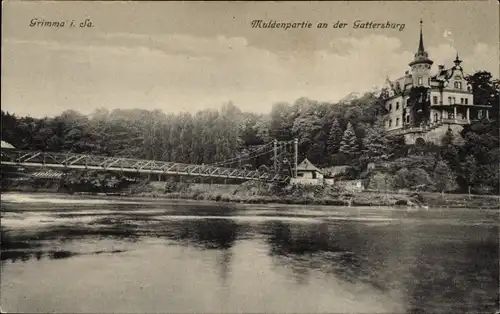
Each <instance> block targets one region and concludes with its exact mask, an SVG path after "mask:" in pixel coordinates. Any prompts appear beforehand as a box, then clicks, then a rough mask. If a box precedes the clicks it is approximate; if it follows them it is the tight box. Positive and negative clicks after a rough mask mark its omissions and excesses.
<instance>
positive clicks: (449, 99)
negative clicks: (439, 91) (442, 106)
mask: <svg viewBox="0 0 500 314" xmlns="http://www.w3.org/2000/svg"><path fill="white" fill-rule="evenodd" d="M448 103H449V104H450V105H451V97H448Z"/></svg>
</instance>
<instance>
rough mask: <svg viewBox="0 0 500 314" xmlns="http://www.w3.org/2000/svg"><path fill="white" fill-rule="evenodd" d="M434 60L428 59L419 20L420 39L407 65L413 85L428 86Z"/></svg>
mask: <svg viewBox="0 0 500 314" xmlns="http://www.w3.org/2000/svg"><path fill="white" fill-rule="evenodd" d="M433 63H434V62H433V61H432V60H431V59H429V54H428V53H427V52H426V51H425V48H424V35H423V31H422V20H420V41H419V43H418V50H417V53H415V58H414V59H413V61H411V62H410V63H409V64H408V65H409V66H410V67H411V76H412V80H413V82H412V83H413V86H423V87H430V85H431V79H430V71H431V66H432V64H433Z"/></svg>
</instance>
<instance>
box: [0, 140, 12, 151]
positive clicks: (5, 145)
mask: <svg viewBox="0 0 500 314" xmlns="http://www.w3.org/2000/svg"><path fill="white" fill-rule="evenodd" d="M1 148H2V149H16V148H15V147H14V146H12V145H11V144H9V143H7V142H5V141H2V146H1Z"/></svg>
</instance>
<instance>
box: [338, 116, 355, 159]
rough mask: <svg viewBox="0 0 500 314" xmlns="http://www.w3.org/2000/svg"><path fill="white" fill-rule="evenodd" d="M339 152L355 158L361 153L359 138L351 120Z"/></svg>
mask: <svg viewBox="0 0 500 314" xmlns="http://www.w3.org/2000/svg"><path fill="white" fill-rule="evenodd" d="M339 152H341V153H343V154H345V155H347V156H349V157H350V158H351V159H355V158H356V157H358V155H359V146H358V139H357V137H356V133H355V132H354V128H353V126H352V124H351V123H350V122H349V123H348V124H347V128H346V129H345V131H344V135H343V136H342V141H341V142H340V149H339Z"/></svg>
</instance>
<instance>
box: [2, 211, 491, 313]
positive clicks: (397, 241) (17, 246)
mask: <svg viewBox="0 0 500 314" xmlns="http://www.w3.org/2000/svg"><path fill="white" fill-rule="evenodd" d="M109 209H111V208H110V207H106V210H109ZM132 209H133V208H130V207H126V206H123V205H120V206H117V207H116V208H115V211H114V212H112V213H107V214H104V213H100V212H99V210H98V209H97V210H95V211H94V212H93V213H90V214H89V213H84V212H83V211H81V212H80V213H76V212H71V213H70V212H64V211H62V210H60V211H55V210H51V213H50V214H47V213H45V214H44V215H45V216H44V217H43V219H44V220H47V221H50V224H48V225H42V224H31V225H30V224H26V225H23V226H22V227H19V226H18V228H17V229H15V228H14V229H9V228H8V227H9V225H8V224H7V226H5V225H2V232H1V251H2V252H1V254H0V256H1V261H2V265H3V266H2V268H3V271H4V272H5V273H7V274H9V275H10V274H18V273H15V272H13V273H10V271H5V269H6V268H5V264H4V262H6V261H10V262H11V263H13V264H15V265H9V264H8V263H7V265H9V266H8V267H13V268H10V269H16V270H17V271H19V274H21V275H20V276H21V277H20V278H21V279H18V278H17V277H16V276H17V275H11V276H10V282H9V283H12V282H14V283H15V284H18V285H19V287H20V286H22V285H23V284H24V282H29V280H32V279H33V278H32V277H30V276H29V275H26V276H25V275H22V274H24V273H25V272H26V273H30V271H31V273H30V274H31V276H37V277H36V278H37V279H38V281H40V282H41V281H43V280H45V279H47V277H48V275H44V274H36V273H37V271H38V270H39V269H38V268H37V267H42V266H40V265H43V267H44V268H43V269H49V268H50V269H51V270H52V274H54V273H58V272H59V271H60V270H61V271H63V272H65V273H66V274H68V273H72V272H73V271H74V269H75V267H77V266H75V265H78V267H79V268H78V269H81V270H82V271H88V273H89V274H91V273H93V271H96V272H98V273H97V274H96V273H94V277H92V280H96V282H98V281H99V280H102V282H103V284H108V281H110V282H113V283H114V284H112V283H109V284H108V285H109V287H106V291H107V293H108V295H107V296H106V298H105V299H106V301H105V304H106V305H107V302H109V301H108V300H109V299H113V298H116V300H118V299H119V300H118V301H116V303H115V304H113V305H112V306H114V307H113V309H117V308H121V307H120V306H125V305H123V301H122V299H123V298H122V296H123V294H125V293H129V294H128V295H127V297H130V298H135V299H134V300H135V301H134V302H137V303H136V304H140V305H141V306H137V307H136V308H135V309H137V311H136V310H134V311H135V312H145V311H146V310H157V309H160V308H161V310H162V311H163V312H166V311H168V310H169V309H172V310H177V311H183V310H185V309H193V311H195V310H196V311H202V310H203V309H205V311H208V310H207V308H206V307H207V306H210V305H209V304H213V307H210V309H211V311H212V312H219V311H220V312H222V311H223V310H224V311H225V312H235V311H237V310H240V311H245V312H250V311H254V312H255V311H256V309H261V311H266V312H272V311H275V312H276V311H284V310H288V311H292V309H291V306H292V305H294V306H299V307H300V310H298V311H299V312H319V311H326V312H338V311H339V309H346V311H347V309H353V308H354V306H353V307H349V305H348V304H350V303H349V302H354V301H356V302H358V300H362V301H359V302H360V306H359V307H358V308H356V310H357V312H362V311H365V312H366V311H368V312H370V310H371V311H374V310H375V308H371V307H370V306H372V303H370V302H371V301H367V300H372V299H373V300H376V301H374V302H375V303H373V304H375V305H377V306H379V307H377V309H379V311H382V310H387V311H389V310H390V309H404V310H405V311H406V312H407V313H429V312H448V313H453V312H457V313H462V312H492V311H494V309H496V308H497V307H498V302H499V300H498V293H497V289H498V277H499V265H498V254H499V250H498V236H497V235H498V227H497V226H494V227H492V226H489V225H480V224H477V225H474V226H472V225H471V226H468V225H452V224H446V223H442V222H439V221H438V222H436V221H435V220H432V219H430V218H429V220H418V219H413V220H411V221H410V220H404V219H394V220H393V221H390V222H387V223H384V224H370V223H366V222H363V221H355V220H341V221H338V220H337V221H335V220H328V219H324V220H322V219H315V220H312V219H311V220H308V221H307V222H306V221H287V220H266V219H260V218H262V216H260V217H259V219H255V220H248V219H246V220H243V219H239V220H238V219H231V218H230V217H228V216H229V215H235V216H237V215H238V213H237V212H235V208H234V207H221V206H216V207H213V208H211V207H210V206H195V205H175V206H170V207H164V208H162V209H160V206H159V205H158V206H157V205H155V206H154V211H153V210H151V211H148V210H147V209H145V210H144V211H141V212H135V213H134V212H133V211H132ZM85 210H88V208H85ZM127 210H128V211H129V212H127ZM270 211H271V210H268V213H267V214H268V215H269V212H270ZM13 212H15V210H13ZM257 214H258V213H257ZM8 215H11V213H10V212H9V213H8ZM31 215H32V213H29V214H26V217H31ZM429 215H430V214H429ZM441 215H444V214H441ZM196 216H199V217H196ZM207 216H211V217H207ZM214 216H225V217H219V218H217V217H214ZM275 216H276V215H275ZM3 217H4V215H3V214H2V218H3ZM89 217H90V219H88V220H85V219H87V218H89ZM247 217H248V216H247ZM452 218H453V219H454V216H452ZM11 219H12V218H11ZM10 223H12V220H11V221H10ZM107 241H108V242H107ZM109 241H112V244H110V242H109ZM90 242H92V243H91V245H89V247H91V249H88V247H86V248H85V249H82V246H85V245H87V244H88V243H90ZM117 243H118V245H119V246H120V248H117V247H116V245H117ZM124 243H129V244H131V245H130V246H126V247H125V249H124V248H123V244H124ZM96 246H97V248H96ZM129 249H130V250H129ZM122 252H127V254H115V253H122ZM129 253H130V254H129ZM84 255H86V257H85V256H84ZM77 256H79V257H82V258H72V257H77ZM43 259H44V261H41V260H43ZM30 260H32V261H30ZM52 260H58V262H57V263H55V262H53V261H52ZM37 261H41V262H40V263H38V262H37ZM87 263H91V264H92V265H103V267H102V269H99V270H96V269H97V268H99V267H95V266H94V267H95V269H88V268H86V267H90V266H87ZM37 265H38V266H37ZM51 265H56V266H51ZM110 265H111V266H110ZM106 267H108V268H106ZM59 268H60V269H59ZM117 272H120V273H121V274H122V275H121V277H120V278H124V279H120V278H118V279H116V278H117V276H116V273H117ZM158 274H161V276H158ZM262 274H265V275H264V276H263V277H259V276H262ZM22 276H25V277H22ZM89 277H90V276H89ZM77 279H78V280H80V279H81V278H77ZM47 280H50V279H47ZM92 280H90V279H89V281H88V282H86V285H88V286H85V285H84V284H82V287H84V288H82V289H87V288H85V287H93V286H92V285H93V284H94V283H93V282H92ZM120 280H123V281H120ZM82 281H84V280H83V279H82ZM19 282H23V283H19ZM137 282H140V283H141V284H142V285H143V286H144V290H142V291H141V289H143V288H136V287H135V283H137ZM186 282H188V283H186ZM194 282H196V285H197V287H199V288H194V287H193V283H194ZM132 283H134V284H132ZM170 283H172V284H170ZM15 284H12V287H14V288H15ZM51 284H52V285H55V286H58V287H59V288H60V290H58V291H65V289H67V288H68V287H65V286H64V284H65V283H59V282H56V281H52V282H51ZM2 287H3V288H4V287H9V286H8V285H3V286H2ZM123 287H125V288H123ZM14 288H9V289H14ZM19 289H20V290H17V291H15V289H14V290H11V291H10V293H11V296H12V295H17V294H19V293H20V291H22V289H21V288H19ZM68 289H69V288H68ZM134 289H137V290H134ZM145 289H149V290H147V291H146V290H145ZM348 289H351V290H348ZM28 290H29V289H28ZM208 290H210V291H208ZM347 290H348V292H349V293H351V294H352V295H353V296H349V294H348V293H347V292H346V291H347ZM37 291H42V290H41V289H39V290H37ZM75 291H76V292H75ZM85 291H86V290H85ZM89 291H94V290H92V289H89ZM130 291H133V292H130ZM165 291H169V293H170V294H174V291H175V296H171V297H168V298H167V297H165V293H164V292H165ZM207 291H208V292H207ZM353 291H354V292H353ZM23 293H24V291H23ZM25 293H27V294H28V293H31V294H32V295H34V294H36V293H38V292H33V291H25ZM155 293H156V294H155ZM81 294H82V291H81V290H74V291H73V295H72V297H68V300H69V299H71V302H69V301H68V303H67V304H68V305H67V306H68V309H73V308H71V307H70V305H69V304H73V303H74V302H73V298H77V297H75V296H80V295H81ZM167 294H168V293H167ZM202 295H203V296H204V295H209V297H207V298H206V299H204V297H202ZM93 297H94V298H97V296H96V295H93ZM141 300H142V301H141ZM33 302H35V301H33ZM103 302H104V301H103ZM130 302H132V301H130ZM141 302H144V303H141ZM266 302H267V303H266ZM342 302H344V306H345V307H341V306H339V305H338V304H339V303H342ZM386 302H388V303H387V304H386ZM299 303H300V304H299ZM389 303H390V304H389ZM19 304H20V306H21V305H22V304H24V303H22V300H20V301H19ZM48 304H49V305H47V308H51V306H54V308H55V307H57V304H50V303H48ZM131 304H132V305H134V303H131ZM172 304H175V305H172ZM191 304H194V305H193V306H192V307H191ZM240 304H244V305H242V306H241V307H240ZM255 304H257V305H255ZM318 304H320V305H318ZM346 304H347V305H346ZM353 304H354V303H353ZM170 305H172V307H171V308H169V307H168V306H170ZM103 306H104V305H103ZM110 306H111V305H110ZM266 306H269V307H266ZM28 309H33V307H32V308H28ZM94 309H98V310H97V311H99V310H102V309H104V307H102V308H99V307H96V308H94ZM108 309H109V308H108ZM356 310H352V311H356ZM89 311H90V310H88V311H85V310H81V312H89ZM152 312H154V311H152Z"/></svg>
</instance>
